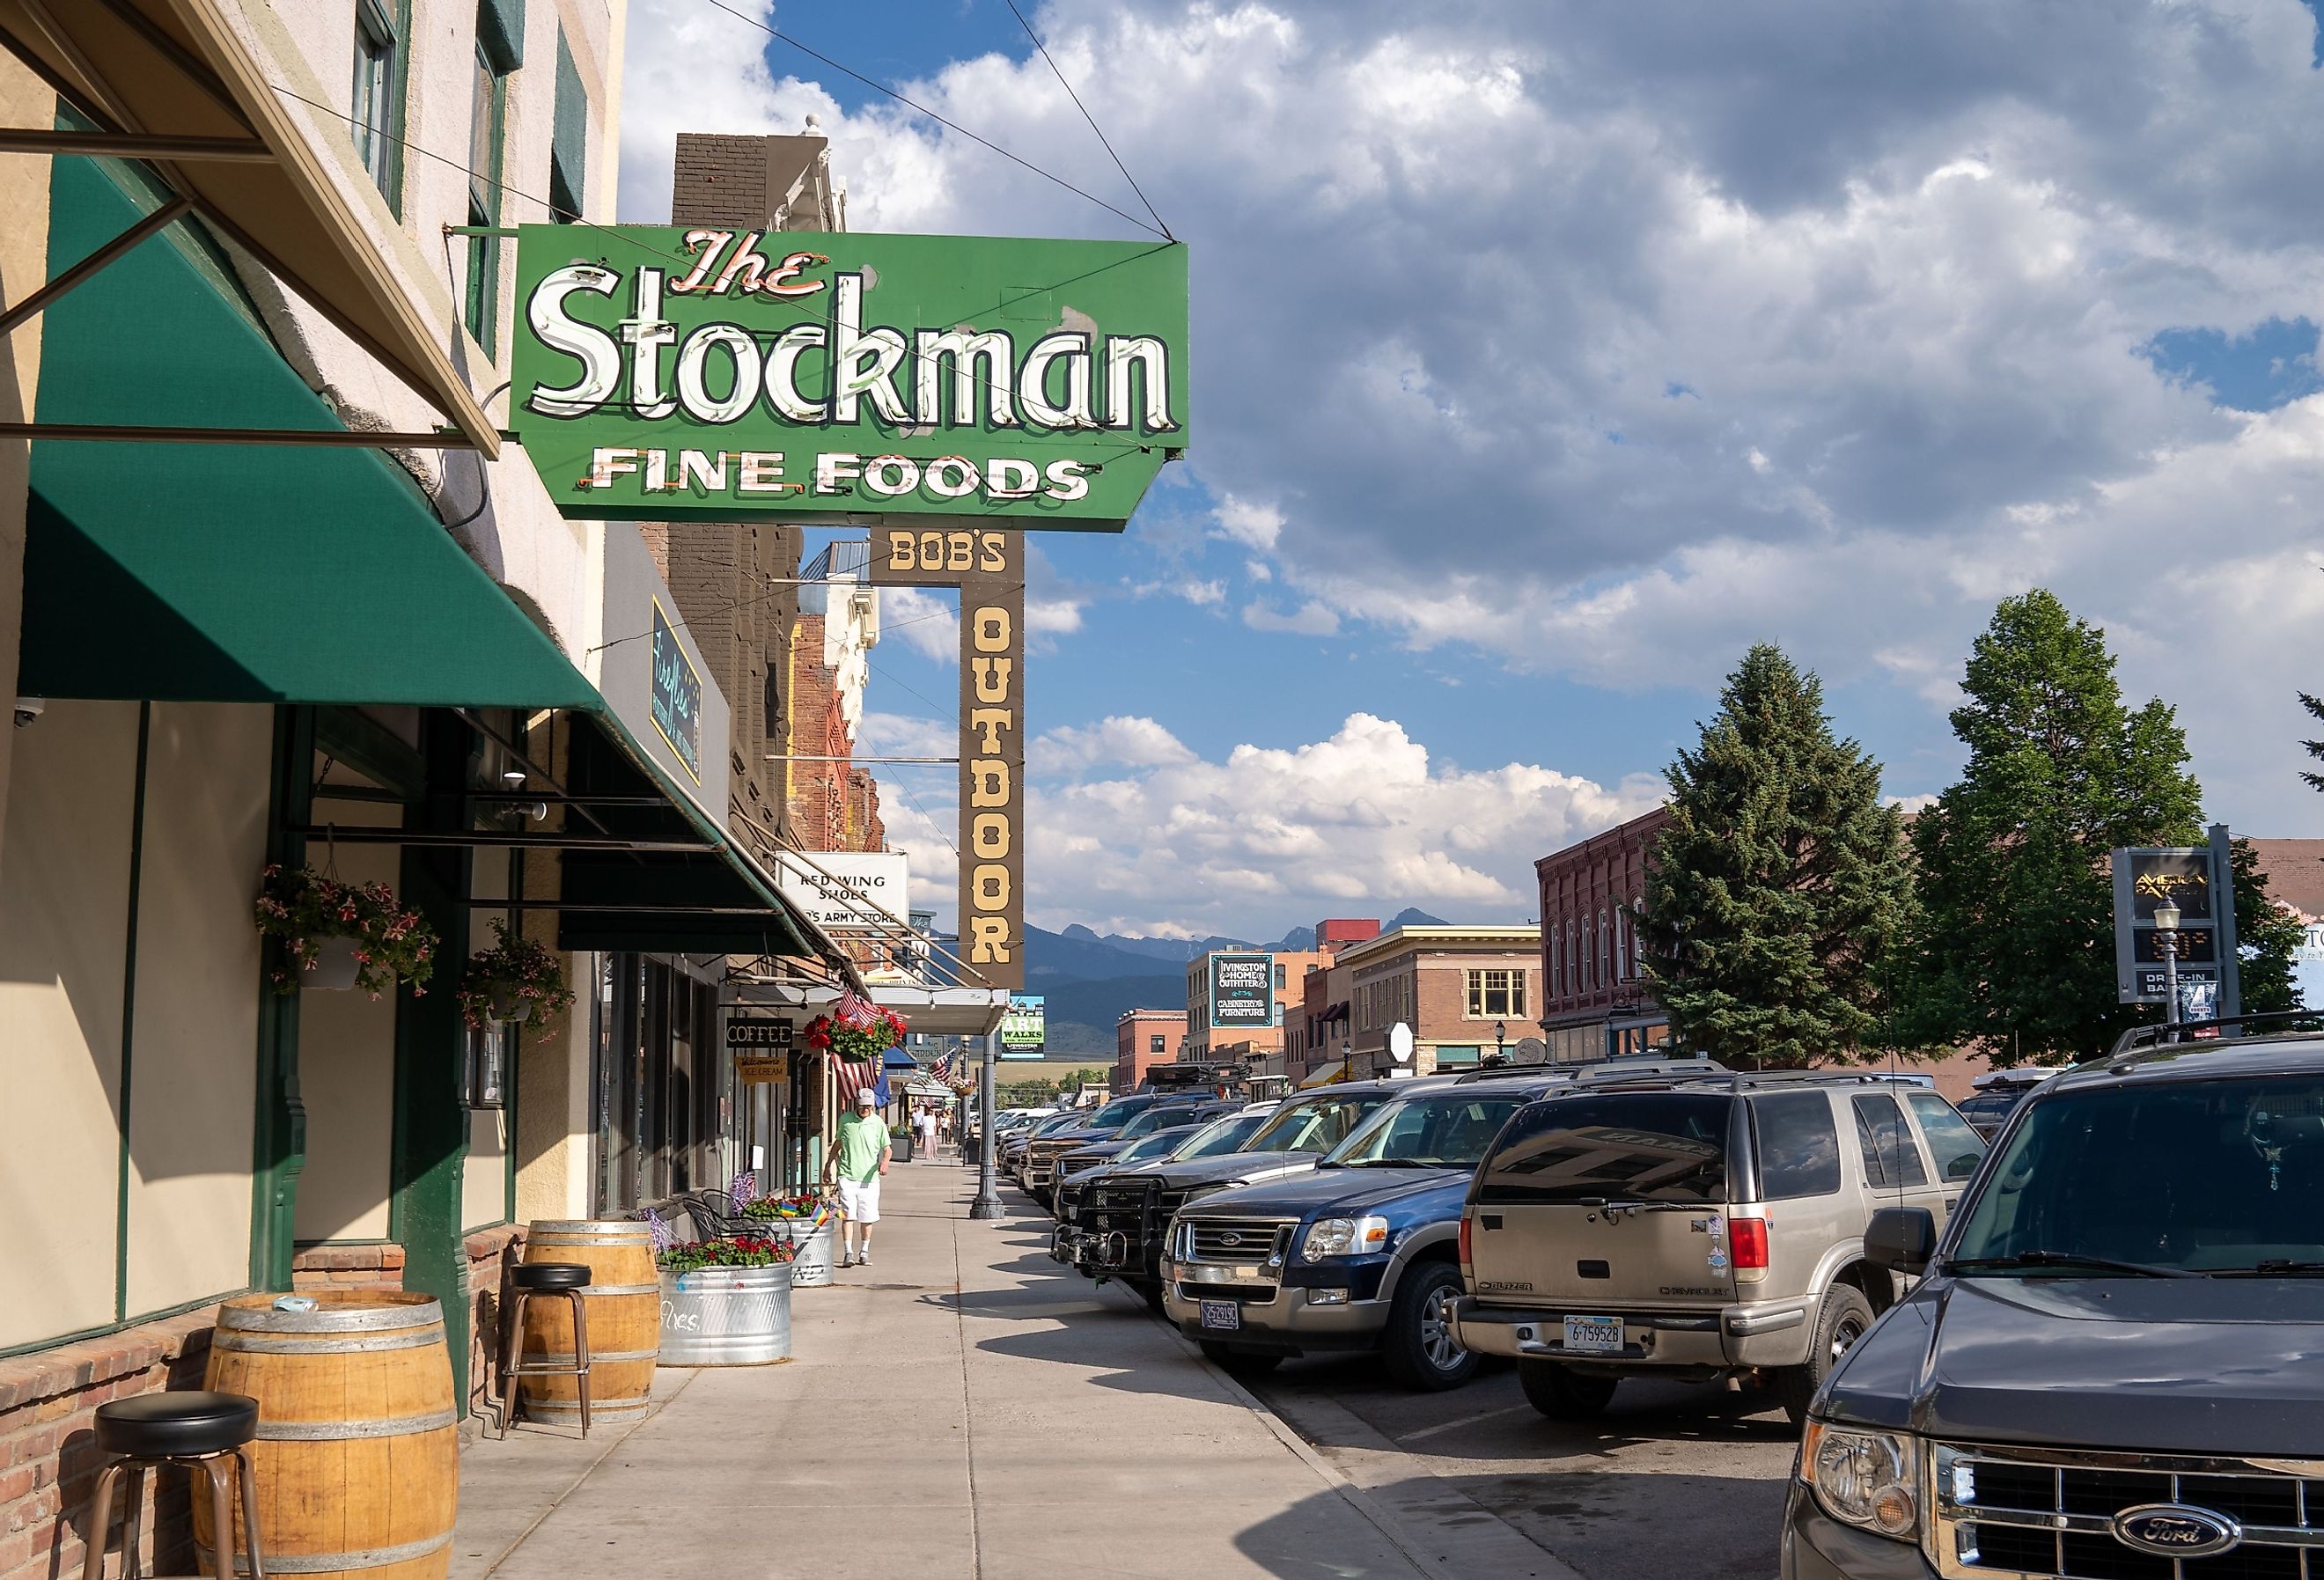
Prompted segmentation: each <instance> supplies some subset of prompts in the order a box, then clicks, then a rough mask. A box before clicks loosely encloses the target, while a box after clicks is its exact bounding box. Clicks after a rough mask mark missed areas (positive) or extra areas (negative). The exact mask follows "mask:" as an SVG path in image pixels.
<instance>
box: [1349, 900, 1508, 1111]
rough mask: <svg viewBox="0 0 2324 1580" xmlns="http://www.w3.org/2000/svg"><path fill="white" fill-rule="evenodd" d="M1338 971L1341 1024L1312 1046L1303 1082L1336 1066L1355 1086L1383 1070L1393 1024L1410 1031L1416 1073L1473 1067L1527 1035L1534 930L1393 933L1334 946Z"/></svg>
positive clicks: (1388, 1064)
mask: <svg viewBox="0 0 2324 1580" xmlns="http://www.w3.org/2000/svg"><path fill="white" fill-rule="evenodd" d="M1343 974H1344V981H1345V983H1346V993H1347V999H1346V1003H1347V1018H1346V1021H1345V1022H1344V1023H1343V1025H1342V1026H1341V1027H1340V1031H1341V1033H1342V1035H1340V1036H1336V1037H1335V1036H1331V1035H1326V1036H1325V1037H1324V1038H1323V1039H1322V1041H1321V1044H1320V1045H1319V1046H1317V1047H1316V1048H1315V1049H1314V1054H1313V1057H1312V1058H1310V1060H1309V1062H1308V1066H1307V1071H1306V1073H1307V1075H1308V1076H1310V1077H1311V1078H1312V1077H1313V1076H1318V1075H1323V1074H1327V1073H1329V1072H1331V1071H1333V1070H1335V1069H1342V1068H1344V1069H1346V1070H1347V1071H1348V1072H1349V1074H1350V1075H1351V1076H1353V1077H1354V1078H1355V1079H1357V1080H1363V1079H1366V1078H1367V1077H1370V1076H1382V1075H1385V1074H1387V1073H1388V1071H1389V1070H1391V1069H1393V1068H1395V1067H1396V1060H1395V1059H1394V1058H1393V1057H1391V1056H1390V1054H1389V1052H1388V1030H1389V1028H1390V1027H1392V1026H1394V1025H1395V1024H1396V1023H1397V1021H1403V1022H1404V1023H1405V1024H1406V1025H1407V1026H1409V1027H1411V1028H1412V1034H1413V1043H1414V1052H1413V1056H1412V1062H1411V1065H1410V1068H1411V1069H1412V1071H1413V1072H1414V1073H1415V1074H1416V1075H1427V1074H1429V1073H1430V1072H1432V1071H1434V1070H1440V1069H1443V1070H1453V1069H1462V1068H1469V1067H1474V1066H1476V1065H1478V1064H1480V1063H1481V1062H1483V1060H1484V1059H1485V1058H1487V1057H1489V1055H1491V1054H1492V1053H1494V1052H1495V1051H1496V1049H1499V1050H1501V1051H1503V1052H1512V1051H1513V1050H1514V1049H1515V1046H1516V1044H1517V1042H1519V1041H1521V1040H1522V1039H1524V1038H1526V1037H1527V1036H1529V1035H1531V1032H1532V1026H1531V1022H1530V1020H1529V1017H1530V1015H1531V1012H1532V1009H1533V1006H1534V1005H1535V1004H1537V1003H1540V1002H1541V929H1539V928H1534V927H1405V928H1397V929H1396V930H1395V931H1393V932H1389V933H1384V934H1382V935H1380V936H1379V938H1372V939H1369V940H1367V941H1366V942H1363V943H1360V944H1356V945H1353V946H1351V947H1349V948H1346V949H1343V950H1342V951H1341V952H1340V955H1339V957H1338V959H1337V960H1335V961H1334V962H1333V968H1332V975H1333V976H1334V977H1341V976H1342V975H1343ZM1497 1029H1498V1031H1497ZM1343 1044H1344V1046H1345V1048H1346V1049H1348V1051H1346V1052H1344V1053H1343V1052H1342V1046H1343Z"/></svg>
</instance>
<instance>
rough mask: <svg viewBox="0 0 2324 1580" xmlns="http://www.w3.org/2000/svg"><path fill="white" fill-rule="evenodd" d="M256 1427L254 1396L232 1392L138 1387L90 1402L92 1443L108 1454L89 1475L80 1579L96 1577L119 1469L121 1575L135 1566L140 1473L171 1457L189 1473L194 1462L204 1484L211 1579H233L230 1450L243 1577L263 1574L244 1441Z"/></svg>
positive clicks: (131, 1576)
mask: <svg viewBox="0 0 2324 1580" xmlns="http://www.w3.org/2000/svg"><path fill="white" fill-rule="evenodd" d="M257 1434H258V1401H257V1400H254V1399H247V1398H244V1396H243V1395H241V1394H239V1393H199V1392H191V1391H189V1392H184V1393H142V1394H139V1395H138V1396H137V1397H136V1398H134V1399H116V1400H113V1401H112V1402H111V1403H110V1404H101V1405H99V1406H97V1447H98V1448H99V1449H101V1450H102V1451H104V1452H105V1453H106V1454H108V1455H113V1458H112V1459H111V1461H110V1462H109V1463H107V1464H106V1467H105V1469H104V1470H103V1471H102V1472H100V1473H99V1474H98V1475H97V1492H95V1494H94V1495H92V1496H91V1498H90V1499H89V1505H88V1537H87V1547H88V1553H87V1556H86V1557H83V1559H82V1560H81V1569H80V1573H81V1580H101V1576H102V1575H104V1573H105V1533H106V1529H107V1528H108V1527H109V1526H110V1525H111V1524H112V1522H113V1492H114V1489H115V1487H116V1486H118V1485H119V1484H120V1483H121V1481H122V1479H123V1477H124V1476H126V1477H127V1478H128V1482H129V1500H128V1506H127V1508H126V1509H125V1510H124V1511H123V1513H122V1520H121V1574H122V1580H135V1576H136V1574H137V1547H138V1529H137V1525H138V1519H139V1510H140V1506H141V1505H142V1504H143V1501H144V1498H145V1473H146V1472H148V1471H152V1472H154V1473H155V1474H156V1476H157V1479H158V1475H159V1473H160V1471H161V1466H163V1465H182V1466H184V1467H185V1469H186V1470H187V1472H188V1473H189V1474H190V1473H191V1472H193V1471H196V1470H198V1471H200V1472H201V1473H202V1474H203V1475H204V1476H205V1477H206V1478H208V1482H209V1485H210V1530H211V1539H210V1566H211V1570H212V1573H213V1574H214V1575H216V1577H217V1580H235V1567H234V1484H233V1482H232V1481H231V1480H230V1479H229V1477H228V1474H227V1470H228V1467H227V1465H226V1461H227V1460H228V1459H229V1458H231V1459H232V1460H233V1461H234V1462H235V1466H237V1467H238V1468H239V1473H240V1475H241V1480H242V1523H243V1538H244V1550H245V1551H246V1553H247V1555H248V1557H249V1559H250V1580H266V1564H265V1560H264V1559H263V1557H261V1556H260V1549H259V1537H258V1483H257V1478H256V1477H255V1476H254V1474H253V1473H252V1471H251V1466H250V1451H249V1449H248V1448H246V1447H245V1446H244V1445H246V1444H247V1443H249V1441H250V1440H251V1438H253V1437H255V1436H257Z"/></svg>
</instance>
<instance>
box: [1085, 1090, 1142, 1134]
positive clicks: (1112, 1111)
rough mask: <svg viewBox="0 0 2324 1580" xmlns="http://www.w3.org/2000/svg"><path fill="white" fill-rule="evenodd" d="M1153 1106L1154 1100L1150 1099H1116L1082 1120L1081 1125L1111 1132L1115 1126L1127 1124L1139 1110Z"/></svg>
mask: <svg viewBox="0 0 2324 1580" xmlns="http://www.w3.org/2000/svg"><path fill="white" fill-rule="evenodd" d="M1153 1105H1154V1099H1153V1098H1151V1097H1116V1098H1115V1099H1114V1100H1113V1101H1112V1102H1111V1103H1109V1104H1106V1105H1105V1106H1104V1107H1102V1108H1101V1109H1099V1110H1098V1111H1097V1112H1096V1113H1093V1114H1091V1115H1090V1116H1089V1117H1088V1118H1087V1119H1084V1120H1083V1121H1082V1123H1083V1124H1084V1125H1085V1126H1086V1127H1088V1128H1089V1129H1091V1130H1111V1129H1113V1128H1114V1127H1115V1126H1116V1125H1120V1124H1127V1123H1130V1119H1131V1118H1132V1117H1133V1116H1135V1115H1136V1114H1137V1113H1139V1111H1140V1110H1142V1109H1146V1108H1150V1107H1152V1106H1153Z"/></svg>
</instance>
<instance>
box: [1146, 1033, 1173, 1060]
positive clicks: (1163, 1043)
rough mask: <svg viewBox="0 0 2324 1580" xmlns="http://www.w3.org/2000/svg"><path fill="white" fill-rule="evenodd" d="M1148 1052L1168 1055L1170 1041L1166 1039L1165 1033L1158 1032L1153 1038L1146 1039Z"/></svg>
mask: <svg viewBox="0 0 2324 1580" xmlns="http://www.w3.org/2000/svg"><path fill="white" fill-rule="evenodd" d="M1146 1051H1147V1052H1148V1053H1155V1054H1159V1053H1167V1052H1168V1051H1169V1044H1168V1041H1167V1039H1166V1038H1165V1037H1164V1035H1163V1033H1161V1032H1159V1031H1157V1032H1156V1033H1154V1035H1153V1036H1151V1037H1148V1039H1146Z"/></svg>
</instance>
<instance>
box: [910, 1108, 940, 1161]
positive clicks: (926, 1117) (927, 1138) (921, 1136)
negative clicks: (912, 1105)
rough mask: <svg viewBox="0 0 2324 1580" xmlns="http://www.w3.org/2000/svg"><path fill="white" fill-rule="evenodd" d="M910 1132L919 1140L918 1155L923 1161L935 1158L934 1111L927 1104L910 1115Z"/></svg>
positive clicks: (934, 1159)
mask: <svg viewBox="0 0 2324 1580" xmlns="http://www.w3.org/2000/svg"><path fill="white" fill-rule="evenodd" d="M912 1132H913V1135H914V1137H915V1138H916V1139H917V1140H918V1141H919V1143H920V1144H919V1150H918V1157H919V1160H920V1161H921V1162H923V1163H933V1162H935V1161H936V1110H935V1109H933V1108H931V1107H929V1106H928V1105H927V1104H925V1103H923V1104H920V1108H919V1112H918V1113H915V1114H913V1115H912Z"/></svg>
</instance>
